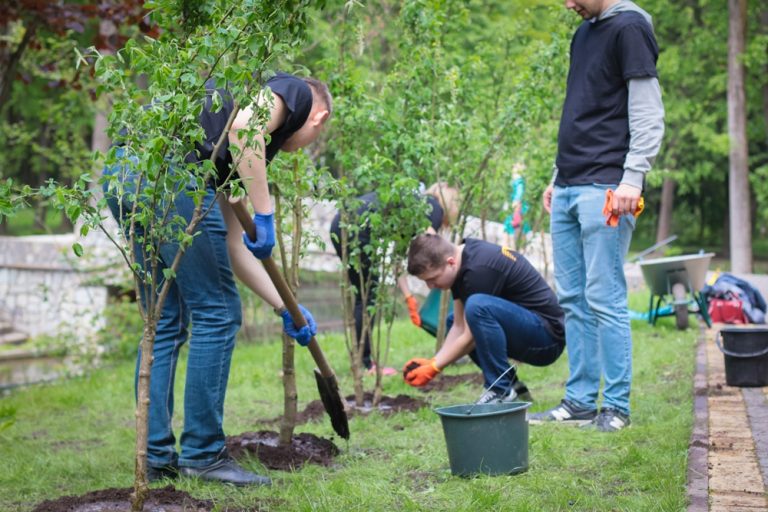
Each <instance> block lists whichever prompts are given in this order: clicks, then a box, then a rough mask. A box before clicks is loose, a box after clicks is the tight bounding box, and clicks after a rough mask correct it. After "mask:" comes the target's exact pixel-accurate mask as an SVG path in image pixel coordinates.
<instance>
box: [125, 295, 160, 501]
mask: <svg viewBox="0 0 768 512" xmlns="http://www.w3.org/2000/svg"><path fill="white" fill-rule="evenodd" d="M157 320H158V319H157V317H156V316H155V314H154V312H151V310H150V309H149V308H148V309H147V318H146V320H145V322H144V336H142V338H141V359H140V361H139V378H138V386H137V391H136V393H137V397H136V463H135V468H134V482H133V494H132V495H131V510H132V511H134V512H138V511H141V510H143V509H144V502H145V501H146V499H147V498H148V497H149V485H148V482H147V443H148V440H149V376H150V373H151V371H152V359H153V357H152V352H153V349H154V345H155V334H156V329H157Z"/></svg>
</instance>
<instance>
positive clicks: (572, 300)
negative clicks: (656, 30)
mask: <svg viewBox="0 0 768 512" xmlns="http://www.w3.org/2000/svg"><path fill="white" fill-rule="evenodd" d="M565 6H566V7H567V8H569V9H573V10H574V11H576V12H577V13H578V14H579V15H580V16H581V17H582V18H583V19H584V20H585V21H584V22H583V23H582V24H581V25H580V26H579V28H578V29H577V30H576V33H575V34H574V36H573V39H572V41H571V63H570V69H569V71H568V83H567V90H566V95H565V103H564V105H563V114H562V117H561V119H560V132H559V134H558V146H557V148H558V149H557V160H556V163H555V168H554V177H553V180H552V184H551V185H550V186H549V187H547V189H546V190H545V191H544V197H543V200H544V208H545V209H546V210H547V211H548V212H550V213H551V215H552V219H551V224H552V225H551V232H552V246H553V254H554V264H555V285H556V289H557V294H558V297H559V299H560V304H561V305H562V306H563V309H564V310H565V326H566V334H567V338H568V367H569V372H570V375H569V377H568V381H567V383H566V387H565V398H564V399H563V400H562V402H561V403H560V405H558V406H556V407H554V408H552V409H550V410H548V411H546V412H543V413H537V414H532V415H531V419H532V421H564V422H571V423H584V422H589V423H588V425H587V426H588V427H589V428H596V429H597V430H600V431H603V432H613V431H617V430H620V429H622V428H624V427H626V426H628V425H629V423H630V420H629V416H630V410H629V397H630V387H631V383H632V334H631V331H630V325H629V311H628V308H627V284H626V281H625V278H624V257H625V256H626V254H627V250H628V249H629V242H630V240H631V238H632V231H633V230H634V228H635V218H634V214H636V213H637V212H638V204H639V202H640V199H641V194H642V191H643V187H644V186H645V175H646V173H647V172H648V171H649V170H650V168H651V165H652V164H653V161H654V159H655V157H656V155H657V153H658V151H659V147H660V146H661V139H662V137H663V134H664V106H663V104H662V102H661V90H660V88H659V82H658V75H657V72H656V59H657V58H658V55H659V48H658V46H657V44H656V39H655V37H654V35H653V26H652V25H651V17H650V16H649V15H648V13H646V12H645V11H643V10H642V9H640V8H639V7H638V6H637V5H635V4H634V3H633V2H631V1H629V0H621V1H618V0H581V1H572V0H568V1H566V2H565ZM604 204H607V205H608V206H609V208H608V209H610V210H611V214H612V215H613V216H617V217H620V218H619V222H618V226H615V227H611V226H608V225H606V220H605V218H604V217H603V213H602V211H603V205H604ZM601 377H602V378H603V379H604V381H605V387H604V389H603V401H602V408H601V409H600V412H599V414H598V410H597V399H598V394H599V390H600V380H601Z"/></svg>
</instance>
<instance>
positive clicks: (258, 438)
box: [227, 430, 340, 471]
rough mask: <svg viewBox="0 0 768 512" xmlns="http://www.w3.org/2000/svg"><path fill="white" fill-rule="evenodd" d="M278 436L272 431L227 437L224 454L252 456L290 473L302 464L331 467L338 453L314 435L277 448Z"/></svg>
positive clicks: (327, 441)
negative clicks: (227, 452) (225, 452)
mask: <svg viewBox="0 0 768 512" xmlns="http://www.w3.org/2000/svg"><path fill="white" fill-rule="evenodd" d="M279 439H280V434H279V433H278V432H274V431H271V430H260V431H258V432H244V433H242V434H240V435H238V436H227V451H229V454H230V455H231V456H232V457H234V458H236V459H238V458H242V457H244V456H245V455H251V456H253V457H256V458H258V459H259V461H260V462H261V463H262V464H264V466H266V467H267V468H269V469H279V470H283V471H292V470H295V469H299V468H300V467H301V466H303V465H304V464H307V463H309V464H318V465H320V466H331V465H332V464H333V461H334V459H335V457H336V456H337V455H338V454H339V453H340V450H339V449H338V447H337V446H336V445H335V444H333V442H332V441H329V440H328V439H324V438H322V437H317V436H316V435H314V434H307V433H302V434H297V435H294V436H293V439H292V440H291V444H290V445H287V446H280V445H279V442H278V441H279Z"/></svg>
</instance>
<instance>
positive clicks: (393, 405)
mask: <svg viewBox="0 0 768 512" xmlns="http://www.w3.org/2000/svg"><path fill="white" fill-rule="evenodd" d="M344 400H345V401H346V402H347V408H348V410H347V417H348V418H349V417H352V416H355V415H358V414H360V415H367V414H370V413H371V412H373V411H374V407H373V405H372V404H373V393H370V392H366V393H364V394H363V405H362V406H361V407H358V406H357V405H355V395H348V396H347V397H346V398H345V399H344ZM428 405H429V404H428V403H427V402H425V401H424V400H422V399H420V398H414V397H412V396H408V395H397V396H395V397H391V396H387V395H384V396H382V397H381V401H380V402H379V405H378V406H377V407H376V408H375V410H376V411H378V412H379V413H381V414H384V415H390V414H394V413H397V412H414V411H418V410H419V409H421V408H422V407H427V406H428ZM280 419H281V416H278V417H276V418H270V419H268V420H257V421H258V422H259V423H260V424H266V425H277V424H279V423H280ZM325 420H326V413H325V407H324V406H323V402H321V401H320V400H313V401H311V402H309V403H308V404H307V406H306V407H304V409H302V410H301V411H299V412H298V413H297V414H296V424H297V425H303V424H304V423H309V422H310V421H325Z"/></svg>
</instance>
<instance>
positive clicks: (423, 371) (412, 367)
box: [403, 357, 440, 388]
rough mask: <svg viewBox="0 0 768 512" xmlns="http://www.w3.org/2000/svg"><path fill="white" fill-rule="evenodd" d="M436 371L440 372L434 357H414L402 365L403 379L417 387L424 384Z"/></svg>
mask: <svg viewBox="0 0 768 512" xmlns="http://www.w3.org/2000/svg"><path fill="white" fill-rule="evenodd" d="M438 373H440V369H439V368H438V367H437V365H436V364H435V359H434V358H432V359H423V358H421V357H414V358H413V359H411V360H410V361H408V362H407V363H405V366H403V379H405V382H407V383H408V384H410V385H411V386H413V387H417V388H420V387H421V386H426V385H427V384H428V383H429V381H431V380H432V379H434V378H435V376H436V375H437V374H438Z"/></svg>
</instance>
